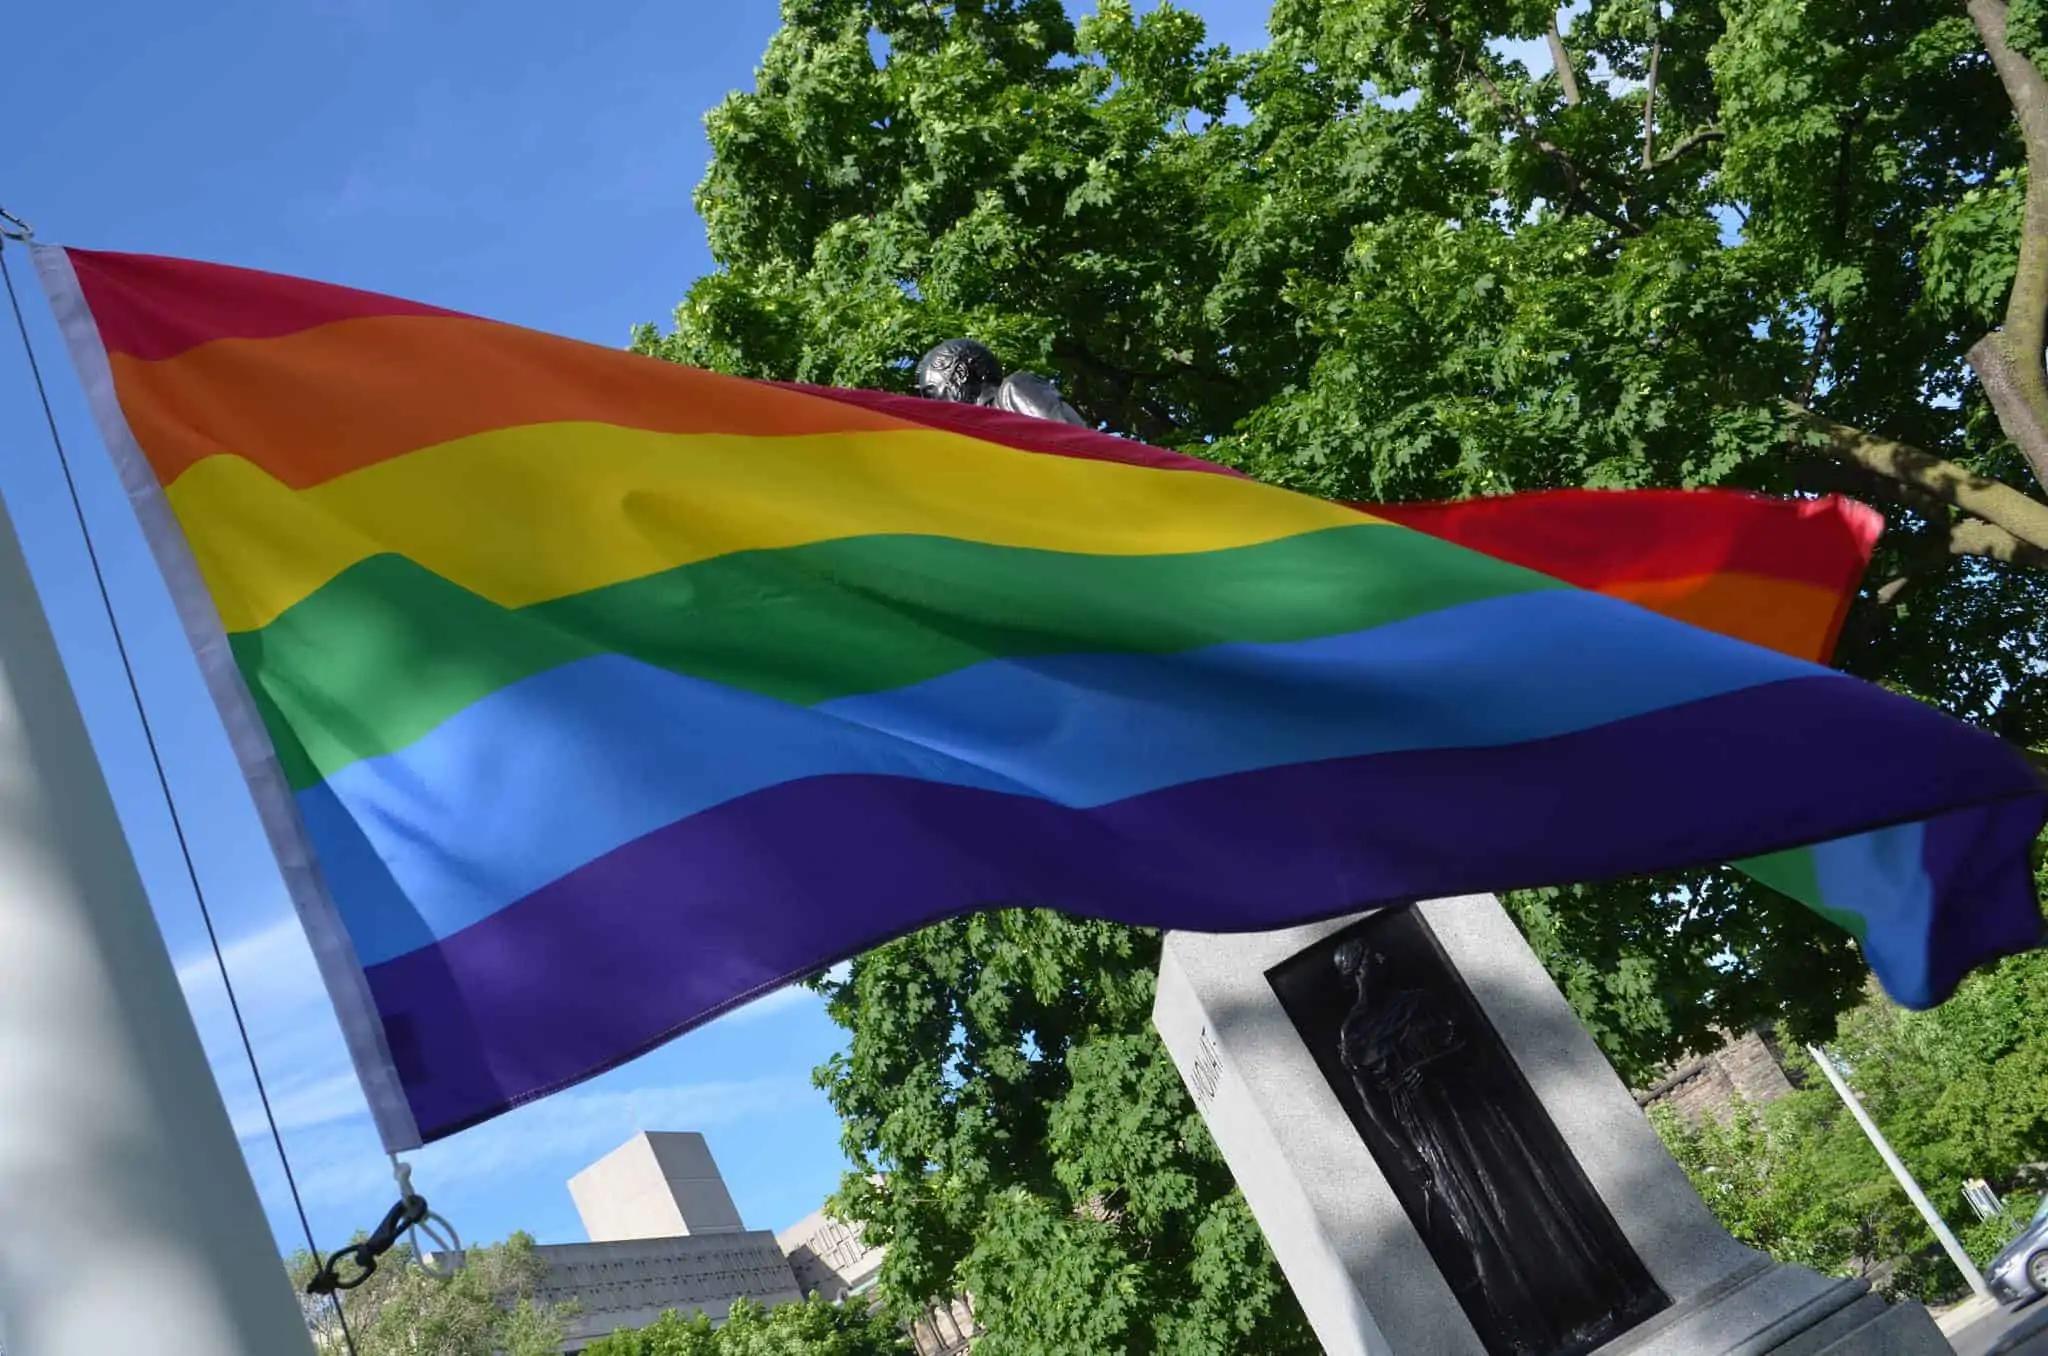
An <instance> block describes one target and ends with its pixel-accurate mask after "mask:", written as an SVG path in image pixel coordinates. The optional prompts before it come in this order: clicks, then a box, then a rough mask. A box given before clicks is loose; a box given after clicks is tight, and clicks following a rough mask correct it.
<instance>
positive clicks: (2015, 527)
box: [1784, 400, 2048, 564]
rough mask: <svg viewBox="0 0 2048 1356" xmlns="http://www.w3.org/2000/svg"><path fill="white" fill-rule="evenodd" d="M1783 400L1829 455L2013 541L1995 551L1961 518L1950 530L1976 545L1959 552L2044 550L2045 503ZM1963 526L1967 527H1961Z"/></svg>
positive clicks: (2015, 555)
mask: <svg viewBox="0 0 2048 1356" xmlns="http://www.w3.org/2000/svg"><path fill="white" fill-rule="evenodd" d="M1784 406H1785V409H1786V411H1787V412H1788V413H1790V414H1791V415H1792V417H1793V418H1794V419H1795V420H1796V421H1798V423H1799V424H1800V426H1801V427H1803V428H1805V429H1806V430H1807V431H1809V432H1811V433H1816V434H1819V435H1820V439H1821V446H1822V447H1824V448H1825V449H1826V450H1827V451H1828V452H1829V453H1830V454H1832V455H1833V456H1836V457H1839V458H1841V459H1842V460H1843V461H1846V462H1850V463H1852V464H1854V465H1857V466H1861V467H1863V468H1864V469H1866V470H1870V471H1875V472H1876V473H1877V474H1879V475H1881V476H1884V477H1886V478H1888V479H1891V480H1896V481H1898V482H1900V483H1901V484H1903V485H1905V486H1908V487H1909V488H1911V489H1914V490H1918V491H1922V492H1924V493H1927V494H1931V495H1933V496H1934V497H1935V498H1937V499H1939V500H1941V501H1942V502H1943V503H1945V504H1948V505H1949V506H1951V507H1953V508H1958V509H1961V510H1962V511H1963V512H1964V513H1967V514H1969V515H1970V516H1971V517H1973V518H1981V519H1982V520H1983V521H1984V523H1986V524H1988V525H1990V526H1992V527H1996V528H1999V529H2002V530H2003V531H2004V532H2005V533H2006V534H2008V535H2009V536H2011V537H2012V538H2013V539H2014V542H2015V543H2016V545H2015V546H2014V547H2012V548H2009V550H2008V553H2007V554H2004V555H2000V554H1998V546H1999V541H2000V539H1998V538H1995V537H1993V536H1991V535H1990V534H1988V533H1985V532H1983V531H1982V530H1981V529H1975V528H1973V527H1972V525H1971V524H1969V523H1962V524H1958V525H1957V526H1956V527H1955V529H1954V531H1956V532H1957V533H1963V535H1964V540H1965V541H1966V542H1968V543H1970V544H1971V545H1972V546H1973V547H1975V548H1977V549H1972V550H1970V551H1968V552H1965V553H1964V554H1969V555H1987V556H1991V557H1992V558H1993V559H1998V560H2009V561H2011V562H2012V563H2015V564H2033V563H2035V562H2034V561H2033V560H2032V559H2028V558H2025V557H2026V556H2028V555H2029V554H2030V553H2026V552H2021V551H2020V550H2019V549H2018V548H2019V547H2021V546H2024V547H2031V548H2033V549H2034V550H2036V551H2039V552H2042V553H2044V554H2048V504H2043V503H2041V502H2040V501H2039V500H2036V499H2032V498H2029V497H2028V496H2027V495H2024V494H2022V493H2020V492H2019V491H2018V490H2016V489H2014V488H2013V487H2012V486H2010V485H2007V484H2006V483H2005V482H2003V481H1999V480H1993V479H1991V478H1990V477H1988V476H1980V475H1978V474H1977V473H1976V472H1974V471H1969V470H1965V469H1964V468H1963V467H1960V466H1958V465H1956V464H1955V463H1954V462H1952V461H1945V460H1943V459H1942V458H1940V457H1937V456H1935V455H1934V454H1933V453H1931V452H1923V451H1921V450H1920V449H1919V448H1917V447H1913V446H1911V445H1909V444H1906V443H1902V442H1897V441H1894V440H1893V439H1890V438H1884V437H1880V436H1878V435H1877V434H1875V433H1867V432H1865V431H1864V430H1862V429H1860V428H1853V427H1851V426H1850V425H1848V424H1838V423H1836V422H1835V421H1834V420H1832V419H1829V418H1827V417H1826V416H1824V415H1819V414H1815V413H1814V412H1813V411H1812V410H1810V409H1807V408H1806V407H1805V406H1804V405H1801V404H1799V403H1798V402H1796V401H1791V400H1787V401H1785V402H1784ZM1966 528H1969V529H1971V530H1970V531H1969V532H1965V531H1964V529H1966Z"/></svg>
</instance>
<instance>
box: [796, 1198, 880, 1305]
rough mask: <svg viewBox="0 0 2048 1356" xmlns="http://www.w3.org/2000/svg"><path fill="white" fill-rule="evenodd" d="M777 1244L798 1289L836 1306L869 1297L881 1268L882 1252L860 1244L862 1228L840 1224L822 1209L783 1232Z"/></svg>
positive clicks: (806, 1216) (814, 1211)
mask: <svg viewBox="0 0 2048 1356" xmlns="http://www.w3.org/2000/svg"><path fill="white" fill-rule="evenodd" d="M775 1241H776V1243H778V1244H780V1245H781V1247H782V1251H783V1254H784V1255H785V1256H787V1257H788V1258H789V1269H790V1270H791V1271H792V1272H794V1273H796V1283H797V1288H798V1289H800V1290H802V1291H803V1292H804V1293H805V1294H807V1295H808V1294H810V1293H811V1292H812V1291H816V1292H817V1293H818V1294H820V1295H822V1296H824V1297H825V1298H826V1299H828V1300H831V1301H833V1302H834V1303H837V1302H838V1301H840V1300H843V1299H849V1298H853V1297H855V1296H860V1295H865V1294H867V1292H868V1291H869V1290H871V1289H873V1288H874V1284H875V1274H876V1273H877V1272H879V1271H880V1270H881V1269H882V1253H883V1249H881V1248H871V1247H869V1246H868V1245H867V1244H865V1243H863V1242H861V1237H860V1226H859V1225H856V1224H841V1223H840V1222H839V1221H838V1220H836V1219H833V1218H832V1217H831V1216H830V1215H828V1214H826V1213H825V1212H824V1211H823V1210H813V1211H812V1212H811V1213H810V1214H808V1215H805V1216H804V1217H803V1218H802V1219H800V1220H798V1221H797V1222H796V1223H794V1224H792V1225H790V1226H789V1227H788V1228H787V1229H783V1230H781V1231H780V1232H778V1233H777V1234H776V1235H775Z"/></svg>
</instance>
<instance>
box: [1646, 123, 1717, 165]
mask: <svg viewBox="0 0 2048 1356" xmlns="http://www.w3.org/2000/svg"><path fill="white" fill-rule="evenodd" d="M1727 135H1728V134H1727V133H1726V132H1723V131H1722V130H1721V129H1720V128H1718V127H1702V128H1700V130H1699V131H1697V132H1688V133H1686V134H1685V135H1684V136H1682V137H1680V138H1679V139H1678V140H1676V141H1674V142H1672V143H1671V149H1670V150H1668V151H1666V152H1664V154H1662V155H1660V156H1658V157H1657V163H1656V164H1654V165H1652V166H1651V167H1650V168H1652V169H1663V168H1664V167H1665V166H1666V165H1669V164H1671V163H1672V162H1673V161H1675V160H1677V159H1678V158H1679V157H1680V156H1683V155H1685V154H1687V153H1688V152H1690V151H1693V150H1697V149H1698V148H1699V147H1701V146H1704V145H1706V144H1707V143H1708V142H1710V141H1720V140H1722V139H1724V138H1725V137H1726V136H1727Z"/></svg>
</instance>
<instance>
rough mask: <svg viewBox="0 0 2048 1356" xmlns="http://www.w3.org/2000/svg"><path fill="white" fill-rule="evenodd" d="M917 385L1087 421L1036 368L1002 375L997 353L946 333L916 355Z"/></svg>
mask: <svg viewBox="0 0 2048 1356" xmlns="http://www.w3.org/2000/svg"><path fill="white" fill-rule="evenodd" d="M916 389H917V393H918V394H919V395H921V396H923V397H925V398H926V399H927V400H951V401H955V402H957V403H959V404H963V405H988V406H992V407H994V408H995V409H999V410H1008V411H1010V413H1012V414H1028V415H1031V416H1032V417H1034V418H1038V419H1057V420H1058V421H1060V422H1061V423H1063V424H1078V425H1080V426H1081V427H1083V428H1086V427H1087V426H1088V421H1087V420H1086V419H1083V418H1082V417H1081V416H1080V415H1079V414H1078V413H1076V412H1075V410H1074V407H1073V406H1071V405H1069V404H1068V403H1067V402H1066V401H1064V400H1062V399H1060V392H1059V388H1058V387H1056V386H1054V385H1053V384H1052V383H1051V382H1049V381H1047V380H1046V379H1045V378H1044V377H1041V376H1039V375H1038V374H1037V373H1036V372H1012V373H1011V374H1010V375H1009V376H1007V377H1006V376H1004V375H1003V368H1002V364H1000V363H998V362H997V361H996V355H995V354H993V353H991V352H990V351H989V350H988V349H987V348H986V347H985V346H984V345H981V344H977V343H975V342H974V340H972V339H948V340H946V342H944V343H943V344H939V345H936V346H935V347H933V348H932V350H931V351H930V352H929V353H926V354H925V355H924V356H923V357H922V358H919V359H918V360H917V377H916Z"/></svg>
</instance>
